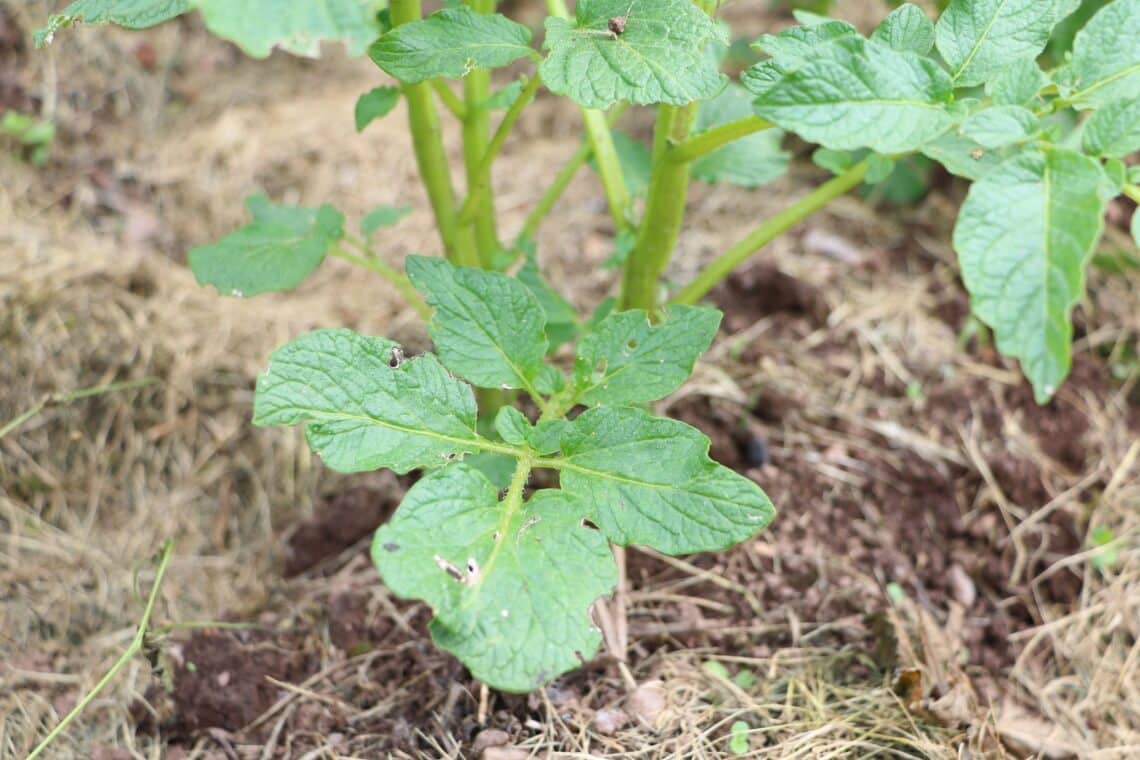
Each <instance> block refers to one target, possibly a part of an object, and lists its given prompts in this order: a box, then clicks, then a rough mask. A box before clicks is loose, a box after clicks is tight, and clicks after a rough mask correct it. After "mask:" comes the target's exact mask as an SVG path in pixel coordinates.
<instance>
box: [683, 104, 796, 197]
mask: <svg viewBox="0 0 1140 760" xmlns="http://www.w3.org/2000/svg"><path fill="white" fill-rule="evenodd" d="M752 100H753V97H752V95H750V94H749V93H748V91H747V90H745V89H744V88H743V87H741V86H740V85H738V84H735V83H732V84H729V86H728V87H726V88H724V91H723V92H721V94H720V95H717V96H716V97H715V98H713V99H712V100H706V101H705V102H703V103H701V105H700V109H699V110H698V111H697V118H696V123H695V125H694V129H693V133H694V134H698V133H700V132H703V131H705V130H706V129H712V128H713V127H716V126H719V125H721V124H725V123H728V122H730V121H735V120H737V119H743V118H745V117H747V116H750V115H752V112H753V111H752ZM783 141H784V132H783V130H780V129H766V130H764V131H762V132H754V133H753V134H750V135H746V136H744V137H742V138H740V139H739V140H734V141H733V142H730V143H729V144H727V145H725V146H724V147H722V148H718V149H717V150H714V151H713V152H712V153H708V154H706V155H703V156H701V157H700V158H698V159H697V160H696V161H694V162H693V176H694V177H696V178H697V179H701V180H704V181H705V182H728V183H730V184H733V185H739V186H741V187H759V186H760V185H764V184H767V183H768V182H771V181H772V180H774V179H777V178H779V177H782V176H783V175H784V174H785V173H786V172H787V171H788V160H789V159H790V158H791V154H790V153H788V152H787V151H786V150H784V149H783V147H782V146H783Z"/></svg>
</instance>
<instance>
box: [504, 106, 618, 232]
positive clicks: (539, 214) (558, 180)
mask: <svg viewBox="0 0 1140 760" xmlns="http://www.w3.org/2000/svg"><path fill="white" fill-rule="evenodd" d="M628 105H629V104H628V103H622V104H620V105H618V106H617V107H615V108H613V109H611V110H610V111H609V113H607V114H606V124H607V125H608V126H611V127H612V126H613V124H614V122H616V121H617V120H618V118H619V117H620V116H621V115H622V114H623V113H625V110H626V108H627V107H628ZM593 153H594V147H593V145H591V144H590V142H589V141H583V143H582V144H581V145H580V146H578V149H577V150H576V151H574V153H573V154H572V155H571V156H570V158H569V159H567V161H566V163H565V164H564V165H563V166H562V168H561V169H559V170H558V173H557V174H555V175H554V180H553V181H552V182H551V183H550V187H548V188H547V189H546V192H545V193H543V194H542V197H541V198H539V200H538V203H537V204H536V205H535V207H534V209H533V210H532V211H531V212H530V214H529V215H528V216H527V218H526V221H525V222H523V226H522V229H521V230H520V231H519V235H518V237H517V238H516V240H515V246H516V247H517V246H519V245H521V243H522V241H524V240H533V239H534V238H535V236H536V235H537V234H538V228H539V226H540V225H541V224H542V220H543V219H545V218H546V215H547V214H549V213H550V210H551V209H552V208H554V204H555V203H557V202H558V199H559V198H561V197H562V193H563V192H565V191H566V187H567V186H568V185H569V184H570V181H571V180H572V179H574V175H575V174H577V173H578V170H579V169H581V168H582V166H584V165H585V163H586V162H587V161H589V160H590V156H591V155H593Z"/></svg>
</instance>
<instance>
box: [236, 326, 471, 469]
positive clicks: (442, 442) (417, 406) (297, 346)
mask: <svg viewBox="0 0 1140 760" xmlns="http://www.w3.org/2000/svg"><path fill="white" fill-rule="evenodd" d="M398 349H399V346H398V345H397V344H396V343H395V342H393V341H390V340H388V339H386V338H371V337H366V336H363V335H358V334H357V333H354V332H352V331H351V330H317V331H315V332H311V333H308V334H306V335H302V336H301V337H300V338H297V339H296V340H293V341H291V342H289V343H286V344H285V345H284V346H282V347H281V348H279V349H277V350H276V351H274V352H273V353H272V354H271V355H270V357H269V369H268V370H266V372H265V373H264V374H263V375H261V377H259V378H258V379H257V390H256V392H255V393H254V400H253V422H254V424H255V425H260V426H269V425H304V426H305V435H306V437H307V438H308V441H309V446H311V447H312V449H313V450H314V451H315V452H316V453H317V454H318V455H320V456H321V458H322V459H323V460H324V462H325V464H326V465H327V466H328V467H330V468H331V469H333V470H336V471H338V472H365V471H368V470H375V469H378V468H380V467H389V468H391V469H393V470H395V471H396V472H400V473H403V472H408V471H409V470H413V469H416V468H418V467H438V466H439V465H442V464H446V463H447V462H448V461H450V460H451V459H452V458H454V457H456V456H461V455H463V454H466V453H472V452H475V451H478V450H479V447H478V445H477V443H476V442H477V436H476V434H475V395H474V394H473V393H472V392H471V388H470V386H468V385H467V384H466V383H463V382H460V381H459V380H456V379H455V378H453V377H452V376H451V375H449V374H448V373H447V371H446V370H445V369H444V368H443V367H442V366H441V365H440V363H439V361H438V360H437V359H436V358H435V357H434V356H432V355H431V354H426V355H424V356H419V357H416V358H414V359H409V360H407V361H402V362H401V361H399V358H400V355H401V354H400V352H399V350H398ZM393 365H395V366H393Z"/></svg>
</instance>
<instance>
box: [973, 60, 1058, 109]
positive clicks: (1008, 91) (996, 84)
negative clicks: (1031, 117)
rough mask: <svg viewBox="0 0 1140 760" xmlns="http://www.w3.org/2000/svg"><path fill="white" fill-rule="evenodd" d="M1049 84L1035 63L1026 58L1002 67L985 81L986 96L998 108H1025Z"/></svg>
mask: <svg viewBox="0 0 1140 760" xmlns="http://www.w3.org/2000/svg"><path fill="white" fill-rule="evenodd" d="M1048 84H1049V77H1047V76H1045V72H1044V71H1042V70H1041V67H1040V66H1038V65H1037V61H1035V60H1033V59H1032V58H1026V59H1024V60H1021V61H1015V62H1014V63H1011V64H1009V65H1008V66H1003V67H1002V69H1001V71H999V72H998V73H997V74H995V75H994V76H992V77H990V78H988V79H987V80H986V88H985V89H986V94H987V95H989V96H990V97H991V98H993V101H994V104H995V105H999V106H1025V105H1029V104H1030V103H1032V102H1033V101H1034V99H1035V98H1036V97H1037V93H1039V92H1041V90H1043V89H1045V87H1046V86H1047V85H1048Z"/></svg>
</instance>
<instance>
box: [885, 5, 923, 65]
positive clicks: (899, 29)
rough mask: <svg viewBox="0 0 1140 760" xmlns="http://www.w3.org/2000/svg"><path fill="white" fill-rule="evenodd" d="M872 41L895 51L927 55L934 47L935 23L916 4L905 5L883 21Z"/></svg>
mask: <svg viewBox="0 0 1140 760" xmlns="http://www.w3.org/2000/svg"><path fill="white" fill-rule="evenodd" d="M871 39H872V40H874V41H875V42H881V43H883V44H884V45H887V46H889V47H892V48H894V49H895V50H909V51H911V52H913V53H918V54H919V55H926V54H927V53H929V52H930V49H931V48H932V47H934V22H932V21H931V20H930V17H929V16H927V15H926V12H925V11H923V10H922V8H919V7H918V6H917V5H915V4H914V3H903V4H902V5H900V6H899V7H898V8H895V9H894V10H893V11H891V13H890V15H888V16H887V17H886V18H885V19H883V23H881V24H879V26H878V28H877V29H875V31H874V32H873V33H872V34H871Z"/></svg>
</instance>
